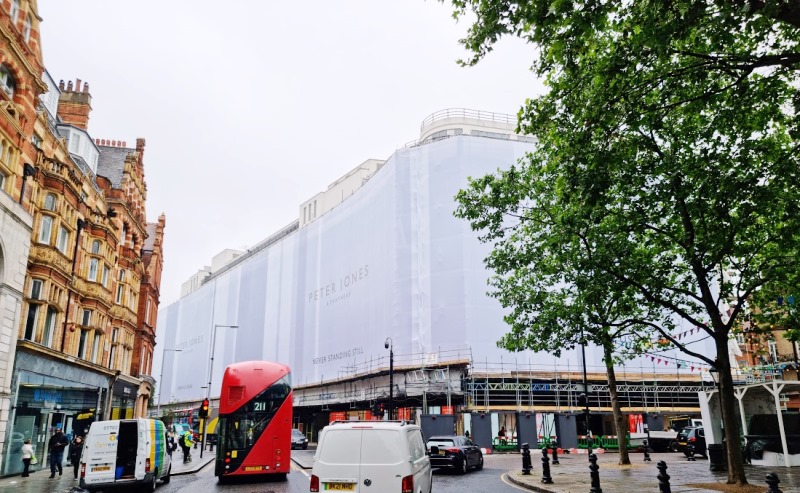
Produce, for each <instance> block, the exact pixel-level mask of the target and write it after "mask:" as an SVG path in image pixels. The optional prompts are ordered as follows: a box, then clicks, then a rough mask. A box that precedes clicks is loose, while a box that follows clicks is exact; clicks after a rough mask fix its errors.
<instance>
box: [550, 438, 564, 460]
mask: <svg viewBox="0 0 800 493" xmlns="http://www.w3.org/2000/svg"><path fill="white" fill-rule="evenodd" d="M550 446H551V447H553V465H554V466H557V465H559V464H561V463H560V462H558V443H557V442H556V441H555V440H554V441H552V442H550Z"/></svg>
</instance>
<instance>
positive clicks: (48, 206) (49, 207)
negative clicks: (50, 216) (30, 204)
mask: <svg viewBox="0 0 800 493" xmlns="http://www.w3.org/2000/svg"><path fill="white" fill-rule="evenodd" d="M44 210H46V211H55V210H56V196H55V195H53V194H52V193H48V194H47V197H45V198H44Z"/></svg>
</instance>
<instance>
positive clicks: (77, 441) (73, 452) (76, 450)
mask: <svg viewBox="0 0 800 493" xmlns="http://www.w3.org/2000/svg"><path fill="white" fill-rule="evenodd" d="M81 453H83V437H82V436H80V435H76V436H75V438H74V439H73V440H72V443H71V444H70V451H69V460H70V461H72V468H73V469H74V470H75V474H74V476H75V479H78V469H79V468H80V465H81Z"/></svg>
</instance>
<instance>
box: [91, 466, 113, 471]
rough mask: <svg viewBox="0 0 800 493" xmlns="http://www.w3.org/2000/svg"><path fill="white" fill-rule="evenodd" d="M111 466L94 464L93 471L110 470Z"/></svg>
mask: <svg viewBox="0 0 800 493" xmlns="http://www.w3.org/2000/svg"><path fill="white" fill-rule="evenodd" d="M110 470H111V466H92V472H100V471H110Z"/></svg>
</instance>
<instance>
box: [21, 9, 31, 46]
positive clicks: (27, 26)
mask: <svg viewBox="0 0 800 493" xmlns="http://www.w3.org/2000/svg"><path fill="white" fill-rule="evenodd" d="M31 27H32V24H31V14H28V15H26V16H25V27H24V30H23V31H22V35H23V36H25V42H26V43H27V42H28V41H30V40H31Z"/></svg>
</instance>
